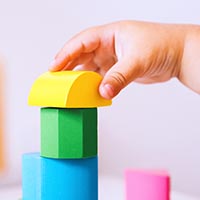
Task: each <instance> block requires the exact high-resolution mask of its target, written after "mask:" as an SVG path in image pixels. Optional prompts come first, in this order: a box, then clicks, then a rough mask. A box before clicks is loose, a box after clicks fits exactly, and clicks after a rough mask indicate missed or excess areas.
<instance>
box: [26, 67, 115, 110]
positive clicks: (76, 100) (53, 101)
mask: <svg viewBox="0 0 200 200" xmlns="http://www.w3.org/2000/svg"><path fill="white" fill-rule="evenodd" d="M101 80H102V77H101V76H100V75H99V74H97V73H95V72H91V71H59V72H46V73H44V74H42V75H41V76H40V77H39V78H37V79H36V81H35V82H34V84H33V86H32V88H31V91H30V94H29V97H28V104H29V105H32V106H42V107H58V108H90V107H100V106H108V105H111V103H112V101H111V100H107V99H104V98H102V97H101V96H100V94H99V92H98V91H99V90H98V88H99V84H100V82H101Z"/></svg>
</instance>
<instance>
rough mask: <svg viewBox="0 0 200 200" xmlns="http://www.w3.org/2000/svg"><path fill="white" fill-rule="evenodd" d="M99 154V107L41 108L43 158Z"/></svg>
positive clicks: (80, 156)
mask: <svg viewBox="0 0 200 200" xmlns="http://www.w3.org/2000/svg"><path fill="white" fill-rule="evenodd" d="M96 155H97V108H41V156H44V157H48V158H85V157H92V156H96Z"/></svg>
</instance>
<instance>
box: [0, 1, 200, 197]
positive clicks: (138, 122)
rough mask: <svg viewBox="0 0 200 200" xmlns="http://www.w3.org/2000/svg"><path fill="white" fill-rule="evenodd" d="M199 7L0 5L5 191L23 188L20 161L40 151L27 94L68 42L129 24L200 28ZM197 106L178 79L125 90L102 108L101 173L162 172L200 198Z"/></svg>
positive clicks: (0, 175) (35, 114)
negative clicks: (101, 27)
mask: <svg viewBox="0 0 200 200" xmlns="http://www.w3.org/2000/svg"><path fill="white" fill-rule="evenodd" d="M199 8H200V2H199V1H197V0H190V1H184V3H183V1H181V0H175V1H174V0H168V1H159V0H150V1H145V0H140V1H130V0H129V1H124V0H123V1H122V0H118V1H116V0H115V1H113V0H110V1H106V0H101V1H95V0H93V1H89V0H84V1H82V0H73V1H64V0H59V1H47V0H43V1H41V0H40V1H39V0H34V1H26V0H18V1H11V0H7V1H3V0H0V55H1V57H2V60H3V62H4V79H3V81H4V83H3V85H4V86H5V87H4V90H3V94H0V96H1V97H3V98H4V106H3V107H2V108H3V111H2V108H1V114H3V115H4V116H3V120H4V121H5V129H4V130H3V129H2V125H1V132H2V131H3V132H4V133H3V134H1V132H0V137H3V140H4V145H3V147H4V149H3V150H2V145H1V146H0V157H2V156H1V154H2V152H3V154H4V160H3V159H2V158H0V163H3V164H0V165H1V166H2V165H4V163H5V168H6V170H4V171H2V170H1V172H0V185H1V186H3V185H8V184H17V183H20V182H21V155H22V154H23V153H25V152H33V151H39V146H40V141H39V139H40V133H39V108H37V107H28V106H27V97H28V93H29V90H30V88H31V85H32V83H33V81H34V80H35V79H36V78H37V77H38V76H39V75H40V74H41V73H43V72H45V71H47V70H48V67H49V65H50V63H51V61H52V60H53V57H54V55H55V54H56V53H57V51H58V50H59V49H60V48H61V47H62V46H63V45H64V43H65V42H66V41H67V40H68V39H69V38H70V37H72V36H73V35H74V34H75V33H77V32H79V31H81V30H82V29H85V28H87V27H90V26H94V25H95V26H96V25H100V24H104V23H109V22H112V21H118V20H124V19H135V20H145V21H155V22H166V23H196V24H198V23H199V22H200V13H199ZM199 102H200V99H199V95H197V94H195V93H193V92H192V91H190V90H188V89H187V88H185V87H184V86H183V85H181V84H180V83H179V82H178V81H177V80H172V81H170V82H168V83H164V84H155V85H148V86H147V85H139V84H135V83H133V84H131V85H130V86H129V87H128V88H126V89H124V91H123V92H122V93H121V94H120V95H119V96H118V97H117V98H115V99H114V100H113V105H112V106H111V107H106V108H100V109H99V157H100V161H99V165H100V173H102V174H105V175H110V176H119V177H122V176H124V170H125V169H126V168H153V169H156V168H158V169H163V168H164V169H167V170H169V172H170V173H171V175H172V188H173V189H174V190H176V191H180V192H185V193H188V194H191V195H194V196H197V197H200V190H199V185H200V172H199V169H200V154H199V152H200V145H199V144H200V123H199V119H200V105H199ZM4 111H5V112H4ZM0 119H1V117H0ZM1 123H2V122H1ZM1 141H2V139H1ZM1 166H0V169H1ZM1 186H0V187H1Z"/></svg>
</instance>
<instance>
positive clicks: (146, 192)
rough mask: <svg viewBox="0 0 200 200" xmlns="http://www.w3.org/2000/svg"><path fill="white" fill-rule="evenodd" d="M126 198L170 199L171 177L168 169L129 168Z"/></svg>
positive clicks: (130, 199)
mask: <svg viewBox="0 0 200 200" xmlns="http://www.w3.org/2000/svg"><path fill="white" fill-rule="evenodd" d="M125 176H126V200H169V199H170V177H169V174H168V173H167V172H166V171H153V170H149V171H148V170H133V169H130V170H127V171H126V173H125Z"/></svg>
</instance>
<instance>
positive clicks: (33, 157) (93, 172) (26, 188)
mask: <svg viewBox="0 0 200 200" xmlns="http://www.w3.org/2000/svg"><path fill="white" fill-rule="evenodd" d="M22 191H23V200H97V199H98V158H97V157H92V158H84V159H50V158H44V157H41V156H40V154H39V153H30V154H24V155H23V161H22Z"/></svg>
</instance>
